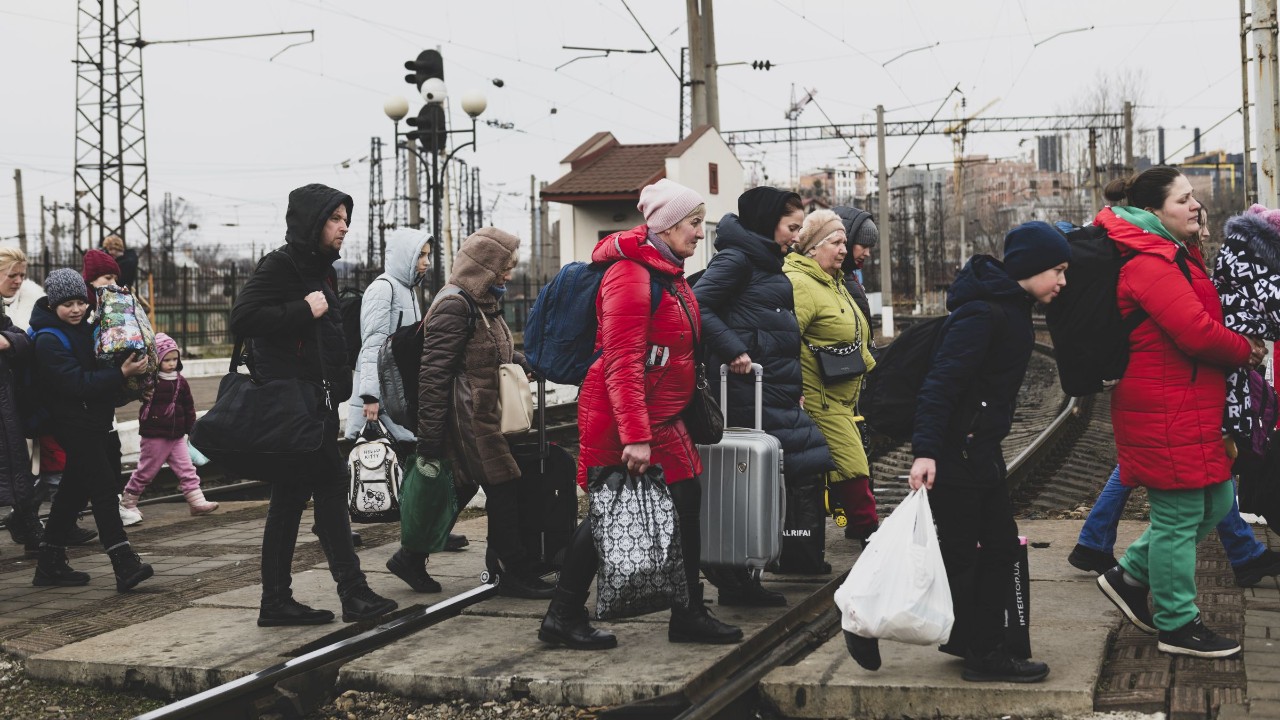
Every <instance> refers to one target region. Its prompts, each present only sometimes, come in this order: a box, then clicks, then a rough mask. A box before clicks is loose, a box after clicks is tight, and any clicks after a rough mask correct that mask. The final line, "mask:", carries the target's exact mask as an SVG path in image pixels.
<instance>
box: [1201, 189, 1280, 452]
mask: <svg viewBox="0 0 1280 720" xmlns="http://www.w3.org/2000/svg"><path fill="white" fill-rule="evenodd" d="M1224 234H1225V237H1224V238H1223V241H1222V249H1221V250H1220V251H1219V252H1218V258H1217V261H1216V263H1215V265H1214V270H1213V282H1214V285H1216V286H1217V287H1218V297H1219V298H1220V299H1221V300H1222V313H1223V324H1224V325H1226V326H1227V329H1229V330H1233V331H1235V332H1238V333H1240V334H1242V335H1246V336H1250V337H1260V338H1265V339H1267V340H1280V233H1277V232H1276V230H1275V228H1273V227H1272V226H1271V225H1270V224H1269V223H1267V222H1266V221H1265V220H1263V219H1262V217H1260V216H1258V215H1254V214H1251V213H1245V214H1243V215H1236V216H1235V217H1233V218H1231V219H1229V220H1227V225H1226V228H1225V233H1224ZM1252 400H1253V398H1252V397H1251V393H1250V391H1249V373H1248V369H1247V368H1245V369H1240V368H1237V369H1233V370H1231V371H1230V372H1228V373H1227V407H1226V413H1225V415H1224V416H1223V421H1222V427H1223V429H1224V430H1227V431H1230V432H1235V433H1237V434H1239V435H1241V436H1246V437H1247V436H1249V435H1252V433H1253V420H1254V414H1255V413H1254V412H1252V410H1253V402H1252Z"/></svg>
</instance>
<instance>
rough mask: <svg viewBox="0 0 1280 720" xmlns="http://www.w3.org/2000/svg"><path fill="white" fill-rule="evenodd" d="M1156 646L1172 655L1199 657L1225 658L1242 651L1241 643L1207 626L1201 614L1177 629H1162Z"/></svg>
mask: <svg viewBox="0 0 1280 720" xmlns="http://www.w3.org/2000/svg"><path fill="white" fill-rule="evenodd" d="M1156 647H1158V648H1160V650H1161V651H1162V652H1167V653H1170V654H1172V655H1190V656H1191V657H1198V658H1225V657H1231V656H1232V655H1235V654H1236V653H1238V652H1240V643H1238V642H1236V641H1235V640H1232V639H1230V638H1224V637H1222V636H1221V635H1219V634H1218V633H1216V632H1214V631H1212V630H1210V629H1209V628H1207V627H1205V626H1204V622H1202V621H1201V620H1200V616H1199V615H1196V618H1195V619H1194V620H1192V621H1191V622H1189V623H1187V624H1186V625H1183V626H1182V627H1180V628H1178V629H1177V630H1161V631H1160V641H1159V642H1158V643H1157V644H1156Z"/></svg>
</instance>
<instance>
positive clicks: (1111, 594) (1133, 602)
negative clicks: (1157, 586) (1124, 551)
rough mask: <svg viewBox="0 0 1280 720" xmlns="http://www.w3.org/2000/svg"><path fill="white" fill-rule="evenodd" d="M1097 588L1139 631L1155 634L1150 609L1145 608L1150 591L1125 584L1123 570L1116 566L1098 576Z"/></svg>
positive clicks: (1154, 624) (1154, 625)
mask: <svg viewBox="0 0 1280 720" xmlns="http://www.w3.org/2000/svg"><path fill="white" fill-rule="evenodd" d="M1098 588H1099V589H1100V590H1102V594H1103V595H1106V596H1107V599H1108V600H1110V601H1111V602H1113V603H1115V606H1116V607H1117V608H1120V612H1122V613H1124V616H1125V617H1127V618H1129V621H1130V622H1132V623H1133V624H1134V625H1136V626H1138V629H1139V630H1141V631H1142V632H1144V633H1147V634H1148V635H1155V634H1156V623H1155V620H1153V619H1152V617H1151V609H1150V608H1148V607H1147V596H1148V595H1149V594H1150V593H1151V591H1150V590H1149V589H1148V588H1145V587H1134V586H1132V585H1130V584H1129V583H1127V582H1125V581H1124V569H1123V568H1121V567H1120V566H1119V565H1117V566H1115V567H1113V568H1111V569H1110V570H1108V571H1106V572H1105V573H1103V574H1101V575H1099V576H1098Z"/></svg>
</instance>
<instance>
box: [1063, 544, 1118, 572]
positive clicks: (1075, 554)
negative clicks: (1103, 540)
mask: <svg viewBox="0 0 1280 720" xmlns="http://www.w3.org/2000/svg"><path fill="white" fill-rule="evenodd" d="M1067 562H1069V563H1071V567H1073V568H1076V569H1077V570H1084V571H1085V572H1091V573H1097V574H1099V575H1101V574H1103V573H1105V572H1106V571H1108V570H1110V569H1111V568H1113V567H1115V566H1116V565H1118V564H1119V563H1118V562H1117V561H1116V556H1115V555H1112V554H1111V553H1108V552H1102V551H1101V550H1094V549H1093V548H1091V547H1085V546H1084V545H1081V544H1079V543H1076V546H1075V549H1073V550H1072V551H1071V554H1070V555H1068V556H1067Z"/></svg>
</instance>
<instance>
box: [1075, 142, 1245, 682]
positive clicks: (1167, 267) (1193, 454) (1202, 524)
mask: <svg viewBox="0 0 1280 720" xmlns="http://www.w3.org/2000/svg"><path fill="white" fill-rule="evenodd" d="M1106 194H1107V199H1108V200H1109V201H1111V202H1112V203H1114V204H1113V206H1112V207H1109V208H1104V209H1103V210H1102V211H1101V212H1100V213H1098V216H1097V218H1096V219H1095V221H1094V222H1096V223H1097V224H1098V225H1101V226H1102V227H1104V228H1105V229H1106V231H1107V235H1108V236H1109V237H1110V238H1111V239H1112V240H1113V241H1114V242H1115V244H1116V246H1117V247H1118V248H1119V249H1120V251H1121V253H1122V254H1124V255H1127V256H1130V259H1129V260H1128V261H1127V262H1126V263H1125V264H1124V265H1123V267H1122V269H1121V271H1120V280H1119V283H1118V285H1117V289H1116V300H1117V303H1118V305H1119V307H1120V312H1121V314H1122V315H1124V316H1126V317H1128V316H1130V315H1131V314H1132V313H1134V312H1139V311H1141V312H1145V313H1146V314H1147V315H1148V316H1149V317H1148V318H1147V319H1146V320H1144V321H1143V322H1142V323H1141V324H1140V325H1138V326H1137V328H1136V329H1135V330H1134V331H1133V332H1132V333H1131V334H1130V336H1129V365H1128V367H1127V368H1126V370H1125V373H1124V377H1122V378H1121V379H1120V382H1119V384H1117V385H1116V388H1115V392H1114V395H1113V397H1112V400H1111V420H1112V425H1113V426H1114V427H1115V433H1116V448H1117V450H1118V452H1119V455H1120V469H1121V470H1120V471H1121V477H1122V478H1123V480H1124V483H1125V484H1126V485H1142V486H1145V487H1146V488H1147V495H1148V498H1149V499H1150V502H1151V525H1150V526H1149V527H1148V528H1147V530H1146V532H1144V533H1143V534H1142V537H1140V538H1139V539H1138V540H1137V541H1136V542H1134V543H1133V544H1132V545H1130V546H1129V549H1128V551H1127V552H1126V553H1125V555H1124V557H1123V558H1121V560H1120V564H1119V565H1118V566H1117V567H1115V568H1113V569H1111V570H1110V571H1108V572H1106V573H1105V574H1103V575H1102V576H1100V577H1099V578H1098V585H1099V587H1101V589H1102V591H1103V593H1105V594H1106V595H1107V597H1108V598H1109V599H1110V600H1111V601H1112V602H1114V603H1115V604H1116V606H1117V607H1118V608H1120V610H1121V611H1122V612H1124V614H1125V615H1126V616H1127V617H1128V618H1129V619H1130V620H1132V621H1133V623H1134V624H1135V625H1137V626H1138V627H1139V628H1140V629H1142V630H1144V631H1146V632H1148V633H1151V634H1157V633H1158V634H1159V643H1158V647H1159V648H1160V649H1161V650H1163V651H1165V652H1168V653H1174V654H1180V655H1190V656H1193V657H1228V656H1231V655H1234V654H1235V653H1237V652H1239V650H1240V646H1239V644H1238V643H1236V642H1235V641H1233V640H1230V639H1227V638H1223V637H1220V636H1218V635H1217V634H1215V633H1214V632H1213V631H1211V630H1209V629H1208V628H1206V627H1205V626H1204V624H1203V623H1202V622H1201V620H1200V613H1199V611H1198V610H1197V609H1196V605H1195V597H1196V586H1195V566H1196V544H1197V543H1198V542H1199V541H1200V540H1202V539H1203V538H1204V537H1205V536H1206V535H1207V534H1208V533H1209V531H1210V530H1212V529H1213V527H1214V526H1215V525H1216V524H1217V523H1218V521H1219V520H1221V519H1222V518H1223V516H1225V515H1226V513H1227V511H1228V510H1229V509H1230V508H1231V504H1232V500H1233V499H1234V485H1233V483H1231V482H1228V481H1229V480H1230V479H1231V460H1230V459H1229V458H1228V457H1227V453H1226V450H1225V448H1224V446H1223V442H1222V412H1223V407H1224V405H1225V403H1226V371H1227V370H1228V369H1229V368H1234V367H1239V366H1241V365H1244V364H1246V363H1251V364H1257V363H1259V362H1261V361H1262V358H1263V356H1264V354H1265V349H1264V348H1263V345H1262V342H1261V341H1260V340H1256V339H1251V338H1246V337H1244V336H1243V335H1239V334H1237V333H1235V332H1232V331H1231V330H1228V329H1227V328H1226V327H1225V326H1224V325H1223V324H1222V317H1223V316H1222V304H1221V302H1220V301H1219V299H1218V293H1217V291H1216V290H1215V288H1214V285H1213V281H1212V280H1210V279H1209V275H1208V272H1207V271H1206V269H1205V267H1204V261H1203V259H1202V258H1201V256H1200V254H1199V252H1198V251H1193V250H1192V248H1191V246H1192V245H1193V242H1194V240H1195V238H1196V235H1197V233H1198V232H1199V230H1200V218H1199V211H1200V203H1198V202H1197V201H1196V199H1195V197H1194V195H1193V193H1192V188H1191V183H1190V182H1188V181H1187V179H1186V178H1185V177H1183V176H1182V174H1181V173H1179V172H1178V171H1177V170H1174V169H1172V168H1168V167H1154V168H1151V169H1149V170H1147V171H1145V172H1143V173H1142V174H1141V175H1138V176H1137V177H1135V178H1133V179H1131V180H1128V181H1117V182H1114V183H1112V184H1111V185H1109V186H1108V187H1107V193H1106ZM1148 589H1149V592H1150V594H1151V595H1152V598H1153V600H1154V606H1155V612H1154V614H1153V613H1151V612H1149V611H1148V610H1147V594H1148Z"/></svg>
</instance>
